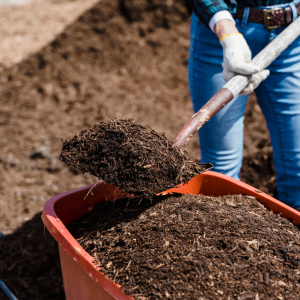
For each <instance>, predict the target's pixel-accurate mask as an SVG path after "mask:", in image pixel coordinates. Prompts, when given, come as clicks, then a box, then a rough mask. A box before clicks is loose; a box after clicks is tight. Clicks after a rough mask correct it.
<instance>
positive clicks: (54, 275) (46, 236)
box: [0, 213, 65, 300]
mask: <svg viewBox="0 0 300 300" xmlns="http://www.w3.org/2000/svg"><path fill="white" fill-rule="evenodd" d="M0 278H1V279H2V280H3V281H4V283H5V284H6V285H7V286H8V288H9V289H10V290H11V291H12V293H13V294H14V295H15V296H16V297H17V298H18V299H44V300H63V299H65V295H64V289H63V280H62V276H61V268H60V261H59V253H58V247H57V242H56V241H55V240H54V238H53V237H52V236H51V235H50V233H49V232H48V231H47V230H45V231H44V224H43V222H42V220H41V214H40V213H38V214H36V215H35V216H34V217H33V218H32V219H31V220H30V221H27V222H26V223H24V225H23V226H22V227H20V228H18V229H17V230H16V231H15V232H14V233H13V234H10V235H7V236H6V238H5V240H4V241H3V242H2V243H0ZM0 299H7V297H6V296H5V295H4V294H3V293H0Z"/></svg>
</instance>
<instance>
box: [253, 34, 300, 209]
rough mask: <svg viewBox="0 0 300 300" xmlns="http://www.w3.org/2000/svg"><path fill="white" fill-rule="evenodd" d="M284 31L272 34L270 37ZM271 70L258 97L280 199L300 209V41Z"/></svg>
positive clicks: (299, 39) (283, 54)
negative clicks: (267, 134) (267, 130)
mask: <svg viewBox="0 0 300 300" xmlns="http://www.w3.org/2000/svg"><path fill="white" fill-rule="evenodd" d="M281 31H282V29H277V30H272V31H271V34H270V37H271V38H273V37H274V36H275V35H277V34H278V33H279V32H281ZM268 69H269V70H270V72H271V74H270V76H269V77H268V78H267V80H266V81H264V82H263V83H261V84H260V86H259V87H258V88H257V90H256V94H257V99H258V103H259V105H260V107H261V109H262V111H263V113H264V115H265V118H266V121H267V125H268V129H269V132H270V136H271V141H272V146H273V152H274V165H275V169H276V172H277V176H276V181H277V184H278V186H277V192H278V199H279V200H280V201H282V202H284V203H286V204H288V205H290V206H292V207H300V38H298V39H297V40H296V41H295V42H294V43H293V44H292V45H291V46H289V47H288V49H287V50H286V51H284V52H283V53H282V54H281V55H280V56H279V57H278V58H277V59H276V60H275V61H274V62H273V63H272V64H271V65H270V67H269V68H268Z"/></svg>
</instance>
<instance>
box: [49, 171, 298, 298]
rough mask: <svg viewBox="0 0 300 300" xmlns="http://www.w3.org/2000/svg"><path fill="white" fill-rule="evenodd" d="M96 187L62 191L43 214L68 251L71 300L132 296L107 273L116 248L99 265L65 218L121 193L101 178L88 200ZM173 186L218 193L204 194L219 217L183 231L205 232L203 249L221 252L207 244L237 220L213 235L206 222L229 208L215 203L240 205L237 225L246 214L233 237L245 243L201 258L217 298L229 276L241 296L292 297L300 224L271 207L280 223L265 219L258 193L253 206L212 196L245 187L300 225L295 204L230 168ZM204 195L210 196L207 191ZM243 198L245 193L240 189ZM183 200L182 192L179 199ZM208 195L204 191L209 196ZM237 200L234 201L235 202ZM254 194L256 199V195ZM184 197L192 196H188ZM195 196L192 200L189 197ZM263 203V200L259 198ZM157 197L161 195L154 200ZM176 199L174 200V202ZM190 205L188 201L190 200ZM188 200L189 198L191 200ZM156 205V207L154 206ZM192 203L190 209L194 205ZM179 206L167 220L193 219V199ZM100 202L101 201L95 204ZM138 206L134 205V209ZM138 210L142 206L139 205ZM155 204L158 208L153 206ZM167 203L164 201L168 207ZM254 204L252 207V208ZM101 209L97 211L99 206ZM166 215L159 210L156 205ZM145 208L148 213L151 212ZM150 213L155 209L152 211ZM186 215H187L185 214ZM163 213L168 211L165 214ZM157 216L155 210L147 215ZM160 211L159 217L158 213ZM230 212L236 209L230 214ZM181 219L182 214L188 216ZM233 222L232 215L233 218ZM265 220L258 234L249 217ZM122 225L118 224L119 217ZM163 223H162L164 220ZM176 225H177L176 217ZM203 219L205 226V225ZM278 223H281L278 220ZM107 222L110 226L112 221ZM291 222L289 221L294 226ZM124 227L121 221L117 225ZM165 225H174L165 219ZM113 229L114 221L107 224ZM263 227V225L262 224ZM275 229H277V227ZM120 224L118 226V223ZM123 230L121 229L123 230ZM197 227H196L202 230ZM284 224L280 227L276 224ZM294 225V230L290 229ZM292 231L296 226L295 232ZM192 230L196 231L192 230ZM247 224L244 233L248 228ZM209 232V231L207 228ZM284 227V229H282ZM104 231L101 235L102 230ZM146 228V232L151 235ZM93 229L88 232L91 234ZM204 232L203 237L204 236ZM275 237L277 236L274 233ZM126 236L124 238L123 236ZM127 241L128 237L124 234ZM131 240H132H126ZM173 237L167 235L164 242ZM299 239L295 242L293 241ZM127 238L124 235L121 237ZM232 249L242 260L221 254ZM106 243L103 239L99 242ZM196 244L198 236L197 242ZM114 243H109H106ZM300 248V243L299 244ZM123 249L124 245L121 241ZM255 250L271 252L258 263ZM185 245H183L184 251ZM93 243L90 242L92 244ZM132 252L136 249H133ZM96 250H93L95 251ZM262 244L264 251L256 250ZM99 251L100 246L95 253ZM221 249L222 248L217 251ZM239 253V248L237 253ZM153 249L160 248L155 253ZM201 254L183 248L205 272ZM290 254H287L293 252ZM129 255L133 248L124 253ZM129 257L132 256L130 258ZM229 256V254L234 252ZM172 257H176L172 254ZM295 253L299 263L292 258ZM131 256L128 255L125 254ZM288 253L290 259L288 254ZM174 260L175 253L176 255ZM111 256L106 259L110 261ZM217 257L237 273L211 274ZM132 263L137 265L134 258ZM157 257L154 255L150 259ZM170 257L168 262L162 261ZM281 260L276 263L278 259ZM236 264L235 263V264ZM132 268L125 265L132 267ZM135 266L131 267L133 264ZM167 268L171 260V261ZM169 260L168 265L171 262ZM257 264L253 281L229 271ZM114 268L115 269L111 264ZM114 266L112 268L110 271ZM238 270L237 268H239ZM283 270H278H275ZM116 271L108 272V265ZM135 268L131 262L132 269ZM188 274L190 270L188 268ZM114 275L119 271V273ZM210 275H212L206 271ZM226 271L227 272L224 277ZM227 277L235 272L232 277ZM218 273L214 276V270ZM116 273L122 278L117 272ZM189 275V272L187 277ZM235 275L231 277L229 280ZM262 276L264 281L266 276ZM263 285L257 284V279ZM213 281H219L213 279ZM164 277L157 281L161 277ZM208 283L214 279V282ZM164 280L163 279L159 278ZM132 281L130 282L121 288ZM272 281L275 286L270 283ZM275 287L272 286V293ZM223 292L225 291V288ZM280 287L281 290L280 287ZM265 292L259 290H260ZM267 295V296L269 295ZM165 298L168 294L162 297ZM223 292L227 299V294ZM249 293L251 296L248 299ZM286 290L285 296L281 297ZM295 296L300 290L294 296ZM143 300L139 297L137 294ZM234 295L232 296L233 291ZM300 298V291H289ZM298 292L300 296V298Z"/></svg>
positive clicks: (64, 253)
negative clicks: (228, 172) (244, 180)
mask: <svg viewBox="0 0 300 300" xmlns="http://www.w3.org/2000/svg"><path fill="white" fill-rule="evenodd" d="M90 188H91V186H88V187H85V188H81V189H78V190H76V191H70V192H67V193H65V194H62V195H58V196H56V197H54V198H53V199H50V200H49V201H48V202H47V203H46V205H45V209H44V211H43V221H44V223H45V225H46V226H47V228H48V229H49V231H50V232H51V234H52V235H53V236H54V238H55V239H56V240H57V241H58V243H59V248H60V257H61V264H62V271H63V278H64V286H65V291H66V295H67V299H75V298H76V299H84V300H88V299H89V300H90V299H102V298H101V297H106V298H107V299H132V298H130V297H129V296H127V295H125V294H124V293H123V292H122V290H121V289H120V286H119V285H117V284H114V283H113V281H112V280H109V279H108V277H107V276H104V274H103V272H102V270H104V272H106V274H107V275H108V276H111V274H110V271H112V274H113V270H114V265H113V263H110V262H111V260H110V254H109V252H108V251H104V253H105V254H106V256H107V261H106V262H107V263H106V264H101V266H99V264H98V263H97V262H96V261H95V258H94V257H93V256H91V255H89V254H88V253H87V252H86V251H85V250H84V249H83V248H82V247H81V246H80V245H79V244H78V242H76V240H75V239H74V237H73V236H72V235H70V232H69V231H68V230H67V229H66V227H65V225H67V224H69V223H70V222H72V221H74V220H77V219H79V218H80V217H82V216H84V215H85V214H86V213H88V212H90V211H91V210H92V208H93V207H94V206H95V205H96V204H98V203H100V202H102V201H105V200H110V201H114V199H115V192H116V189H115V188H113V187H111V186H110V185H107V184H103V183H100V184H98V185H97V186H96V187H95V189H94V193H93V194H91V193H90V194H89V195H88V197H87V198H86V199H85V200H84V197H85V195H86V194H87V192H88V191H89V190H90ZM169 192H179V193H183V194H185V193H191V194H195V195H198V194H203V195H207V196H209V197H210V198H207V201H202V200H201V201H200V203H199V205H202V210H200V211H199V212H202V211H204V212H205V211H206V213H207V216H208V218H207V221H209V220H211V222H206V224H205V227H204V226H203V227H202V228H201V226H200V228H193V227H194V226H195V224H193V223H196V221H195V222H192V223H191V224H190V226H189V227H190V228H188V230H190V232H189V233H188V234H187V235H186V236H185V233H184V229H183V228H182V234H181V237H180V238H182V240H183V241H185V239H186V240H188V239H189V236H190V235H192V236H194V235H195V236H198V235H199V237H200V240H199V242H201V243H202V244H203V245H202V246H203V247H202V248H207V249H205V250H206V251H207V253H210V251H211V252H213V250H211V249H210V247H211V245H209V246H208V247H206V244H205V243H210V241H211V238H212V236H213V235H216V236H218V237H219V238H220V240H221V241H222V239H223V240H225V237H226V236H228V233H229V234H230V230H229V228H227V227H229V226H223V227H222V226H221V227H222V230H217V233H214V232H213V231H211V232H210V234H211V236H208V235H205V236H204V233H205V228H206V226H207V227H208V229H209V228H211V227H210V226H214V225H211V223H213V222H215V223H216V224H221V225H222V222H223V221H224V218H223V213H220V214H218V210H211V209H212V208H213V206H212V207H211V206H210V204H212V205H215V208H216V207H219V208H222V209H224V208H226V209H228V210H230V209H232V211H233V212H234V213H233V215H232V216H231V218H235V217H236V220H235V219H234V220H235V225H237V221H238V220H239V222H238V223H239V227H238V228H237V230H236V231H235V232H234V233H235V234H232V236H233V239H234V238H235V240H236V242H237V243H238V244H237V248H236V249H234V248H235V247H234V246H233V245H230V244H227V245H226V243H219V244H218V247H219V248H218V251H216V252H218V253H211V254H212V255H211V257H210V256H207V257H206V259H205V260H204V261H203V260H202V261H201V260H199V261H200V262H201V264H200V266H201V267H202V269H203V272H204V274H203V276H204V277H203V281H204V282H205V284H206V285H207V287H209V288H211V289H214V292H215V295H214V298H213V299H219V298H220V299H223V298H224V297H223V295H225V289H224V290H222V289H217V288H218V285H217V283H218V282H219V281H220V280H221V281H224V282H227V283H228V285H231V284H233V285H234V287H235V288H236V289H237V291H238V292H240V294H239V295H237V296H235V298H233V299H238V297H240V299H249V297H252V299H255V297H256V299H257V297H260V296H259V295H261V297H262V298H260V299H274V297H273V296H272V295H273V294H274V293H275V292H276V293H277V294H278V297H277V299H287V298H286V295H285V294H283V291H285V290H286V289H287V288H288V287H289V285H290V284H292V285H293V287H294V290H292V291H291V294H290V295H293V293H294V292H295V291H297V290H295V288H296V289H297V288H298V290H299V283H298V281H297V280H298V277H299V270H298V266H297V264H298V261H299V260H298V256H297V252H298V249H299V247H298V244H299V235H298V228H297V227H296V226H295V225H293V223H289V222H287V221H286V220H283V219H282V218H281V217H280V215H279V216H276V215H274V214H273V213H272V212H270V211H268V210H264V209H263V215H262V220H264V219H269V218H271V220H272V218H273V223H274V221H275V227H273V228H272V227H271V226H270V224H268V223H263V222H262V223H261V221H260V219H259V217H258V216H256V214H257V215H259V213H258V210H257V208H258V207H260V205H259V204H258V202H256V200H254V199H252V198H248V199H249V200H250V203H252V204H251V205H250V206H249V207H248V209H249V211H248V210H247V211H246V212H245V210H244V209H243V208H244V204H241V205H240V203H241V199H239V198H236V199H233V200H230V199H227V200H226V198H224V199H225V201H223V203H222V201H221V200H220V199H213V198H211V197H212V196H215V197H218V196H222V195H227V194H245V195H248V196H253V197H255V198H256V199H257V200H258V201H259V202H260V203H262V204H264V205H266V207H267V208H268V209H269V210H272V211H273V212H275V213H280V214H282V216H284V217H285V218H287V219H291V220H292V221H293V222H295V223H296V224H299V223H300V213H299V212H297V211H295V210H293V209H292V208H290V207H288V206H287V205H284V204H283V203H281V202H279V201H277V200H276V199H274V198H272V197H270V196H268V195H266V194H264V193H262V192H260V191H258V190H256V189H254V188H252V187H251V186H248V185H246V184H244V183H242V182H240V181H237V180H234V179H232V178H229V177H227V176H224V175H220V174H217V173H214V172H210V171H208V172H205V173H203V174H201V175H199V176H197V177H194V178H193V179H192V180H191V181H189V183H188V184H187V185H184V186H181V187H178V188H176V189H172V190H170V191H169ZM121 196H122V195H121V194H118V195H117V198H118V197H121ZM201 197H202V196H201ZM237 197H240V196H237ZM175 199H176V198H175ZM201 199H202V198H201ZM228 200H229V201H228ZM252 201H254V202H252ZM183 202H184V201H183ZM185 202H186V203H187V201H185ZM255 203H256V204H255ZM153 204H154V202H153ZM169 204H170V203H169ZM183 204H184V203H183ZM148 205H151V204H150V201H148ZM184 205H186V204H184ZM153 207H154V206H153ZM192 207H193V206H191V207H190V208H192ZM168 208H170V209H173V210H174V213H173V214H175V215H176V216H175V218H176V219H175V220H176V221H174V218H171V217H170V215H168V214H166V215H167V216H169V218H167V219H164V218H163V221H164V222H165V221H166V220H169V219H173V221H174V223H176V222H184V219H186V220H188V218H187V216H186V215H189V214H190V213H186V210H187V208H188V206H186V207H185V208H184V207H182V208H183V209H182V211H183V212H182V214H181V209H180V208H179V209H177V205H172V206H169V207H168V205H167V206H166V209H168ZM94 209H95V208H94ZM129 209H130V208H129ZM133 209H136V208H133ZM150 209H151V208H150ZM160 209H161V207H160ZM250 209H251V210H250ZM190 211H191V212H194V210H193V209H192V210H190ZM244 212H245V213H247V214H248V217H247V218H244V216H245V214H244ZM92 213H93V212H92ZM124 213H125V215H128V214H130V213H135V212H134V211H132V212H128V211H125V212H124ZM156 213H157V214H158V212H156ZM143 214H144V213H142V215H143ZM210 214H211V216H212V217H213V218H212V219H209V215H210ZM146 215H147V213H146ZM179 215H180V217H179ZM159 216H160V215H159ZM149 217H150V216H149V215H147V217H146V220H147V218H149ZM152 217H154V216H151V218H152ZM226 218H228V216H226ZM140 219H143V218H138V220H140ZM180 219H181V220H182V221H180ZM203 219H204V218H200V219H199V220H197V222H198V223H199V222H201V220H202V222H203ZM225 221H226V219H225ZM249 221H250V222H252V223H253V222H254V223H256V222H258V223H260V224H261V226H260V228H259V229H258V233H254V234H257V235H256V236H255V237H254V238H253V237H252V236H250V234H251V232H249V229H250V228H251V227H249V226H248V223H247V222H249ZM116 225H117V224H116ZM157 225H158V224H157ZM170 225H172V224H170ZM198 225H201V223H200V224H198ZM273 225H274V224H273ZM105 226H106V225H105ZM286 226H287V227H286ZM114 227H117V226H114ZM164 228H165V229H167V228H168V227H167V226H165V227H164ZM107 229H108V228H107ZM262 229H263V230H262ZM269 229H270V232H271V241H272V242H270V241H268V240H267V239H266V238H265V234H263V233H268V234H269V236H270V232H268V231H269ZM273 229H275V230H273ZM114 230H116V231H117V228H116V229H114ZM114 230H112V228H111V231H110V232H111V235H112V236H113V235H116V236H115V237H116V238H117V235H120V234H119V233H118V234H116V233H115V232H114ZM118 230H119V229H118ZM194 230H195V231H194ZM276 230H278V231H276ZM284 230H286V232H284ZM287 230H288V231H290V232H288V231H287ZM191 231H194V233H193V232H191ZM242 231H243V233H242ZM208 233H209V230H208V232H207V234H208ZM282 233H284V234H282ZM285 233H287V234H288V235H289V234H290V235H291V236H292V240H291V238H290V237H289V239H287V237H286V235H285ZM91 234H92V236H93V237H95V238H99V234H98V233H97V231H96V232H92V233H91ZM97 235H98V236H97ZM145 235H146V234H145ZM86 237H87V236H85V237H84V239H85V238H86ZM131 238H132V242H134V241H133V239H135V236H133V235H132V236H131ZM166 238H167V239H166V240H168V242H169V245H166V247H165V249H166V250H167V249H168V248H169V247H172V240H170V239H168V238H169V237H168V236H167V233H166ZM202 239H203V241H202ZM272 239H273V240H272ZM121 240H122V239H121ZM119 242H120V238H119ZM125 242H126V241H125ZM162 242H165V241H162ZM292 242H293V243H292ZM93 244H94V243H92V244H90V246H91V249H93ZM121 244H122V241H121ZM224 244H225V246H226V247H227V250H228V252H229V251H231V252H229V253H231V254H230V255H233V256H234V257H236V260H234V259H233V258H232V259H230V258H231V257H229V260H228V259H227V260H228V261H227V260H225V258H226V257H225V256H223V255H221V251H222V250H224V251H225V250H226V247H224ZM99 245H100V243H99ZM195 245H196V247H197V246H198V245H197V242H196V243H195ZM106 246H107V245H106ZM257 246H258V247H259V251H257V250H256V248H257ZM148 247H149V249H151V248H152V247H151V244H149V245H148ZM293 247H294V248H293ZM116 248H117V247H116ZM248 248H249V249H250V250H251V251H253V253H252V254H253V256H254V254H255V255H257V254H259V252H260V253H261V254H263V255H264V256H263V255H262V256H261V260H260V261H257V260H256V261H255V260H254V263H253V262H252V260H253V258H252V257H251V251H249V250H248V251H249V252H248V251H247V249H248ZM184 249H185V247H183V248H182V250H183V251H184ZM87 250H88V249H87ZM126 250H127V251H128V252H129V253H130V251H131V250H130V248H128V249H126ZM88 251H89V250H88ZM206 251H203V253H206ZM255 251H257V252H255ZM91 254H93V255H94V252H93V253H91ZM215 254H217V255H215ZM236 254H238V255H236ZM151 255H153V254H152V253H151ZM193 255H194V253H192V255H188V254H187V255H182V256H181V259H186V260H187V261H188V260H189V259H191V260H190V262H191V268H193V271H194V272H196V273H197V269H198V270H199V271H200V273H202V271H201V268H200V266H199V265H198V263H199V261H197V260H195V259H193ZM286 256H287V257H286ZM124 258H125V255H124ZM127 258H128V257H127V256H126V259H127ZM227 258H228V257H227ZM164 259H168V258H167V257H166V256H165V258H164ZM293 259H294V260H295V261H293V262H292V260H293ZM124 260H125V259H124ZM243 260H247V262H246V263H241V262H242V261H243ZM285 260H286V261H285ZM171 261H172V259H171ZM193 261H195V263H196V267H197V269H196V267H195V265H194V264H193ZM278 261H279V264H280V263H281V267H282V270H281V272H280V273H278V272H277V271H278V270H277V271H276V264H277V263H278ZM103 262H104V261H103ZM129 262H130V260H129V261H126V262H125V263H126V267H127V266H128V264H129ZM210 262H211V263H212V264H215V263H216V262H217V263H218V265H219V267H220V268H221V269H223V268H227V270H229V273H228V274H227V275H226V272H224V273H222V274H221V276H219V277H217V278H210V277H209V276H210V275H211V274H209V273H205V272H207V270H209V267H210V264H209V263H210ZM132 263H133V262H131V263H130V264H129V267H130V265H131V264H132ZM148 263H149V262H148ZM162 263H163V262H162ZM274 263H275V264H274ZM160 264H161V263H159V264H157V265H154V267H155V266H156V267H157V266H159V265H160ZM231 264H232V265H231ZM126 267H125V268H126ZM129 267H128V268H127V269H129ZM165 267H166V266H165ZM165 267H164V268H165ZM267 267H269V268H270V270H268V269H267ZM160 268H163V266H159V268H157V270H160ZM249 268H252V269H255V268H256V269H257V270H258V272H257V277H256V278H257V280H255V279H253V278H251V280H248V279H247V278H244V279H245V280H243V278H242V277H240V281H239V282H238V283H237V282H235V283H234V282H230V281H228V280H227V278H230V276H233V275H234V274H233V272H236V276H238V275H239V274H247V273H249V274H252V275H253V272H252V273H251V272H249ZM106 269H108V270H106ZM109 270H110V271H109ZM234 270H235V271H234ZM274 270H275V271H276V272H273V271H274ZM107 271H108V272H107ZM130 271H132V270H131V269H130V270H129V272H130ZM182 274H183V275H184V273H182ZM113 275H114V276H115V275H116V274H113ZM205 276H206V277H205ZM222 276H223V277H222ZM226 276H227V277H226ZM137 277H138V275H135V274H134V273H133V272H132V274H131V275H130V274H129V275H128V278H130V279H131V278H137ZM213 277H214V276H213ZM113 280H114V278H113ZM164 280H165V281H168V280H167V278H164ZM181 280H182V279H181ZM226 280H227V281H226ZM115 281H116V282H117V283H118V280H117V278H116V280H115ZM260 281H262V282H260ZM198 282H199V284H200V285H201V280H198ZM255 282H256V283H257V286H256V283H255ZM212 283H213V284H214V285H212ZM155 284H156V283H155ZM192 284H194V283H193V282H191V283H189V284H188V286H189V285H192ZM208 284H209V285H210V286H208ZM249 285H250V288H251V289H252V288H254V287H255V289H256V290H255V289H254V291H256V293H255V294H253V293H252V294H251V295H250V294H249V293H247V290H249ZM156 286H157V284H156ZM121 288H125V289H126V287H123V286H122V287H121ZM270 288H271V289H270ZM153 291H154V292H155V291H156V292H157V289H156V288H155V286H153ZM265 291H267V293H265ZM268 291H270V293H271V294H270V295H271V296H270V297H269V294H268ZM171 292H172V289H170V290H168V293H171ZM222 292H223V295H222ZM272 293H273V294H272ZM257 294H258V296H257ZM264 294H266V296H265V297H264ZM157 297H158V299H159V298H160V297H159V296H157ZM162 297H164V299H165V298H167V296H166V294H165V295H163V296H162ZM222 297H223V298H222ZM245 297H246V298H245ZM280 297H281V298H280ZM294 298H295V297H294ZM136 299H138V297H136ZM226 299H227V298H226ZM289 299H293V298H289ZM295 299H296V298H295Z"/></svg>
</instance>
